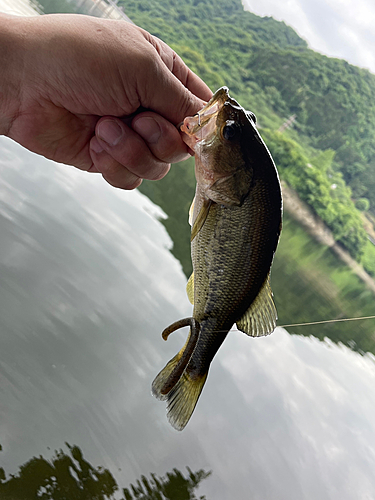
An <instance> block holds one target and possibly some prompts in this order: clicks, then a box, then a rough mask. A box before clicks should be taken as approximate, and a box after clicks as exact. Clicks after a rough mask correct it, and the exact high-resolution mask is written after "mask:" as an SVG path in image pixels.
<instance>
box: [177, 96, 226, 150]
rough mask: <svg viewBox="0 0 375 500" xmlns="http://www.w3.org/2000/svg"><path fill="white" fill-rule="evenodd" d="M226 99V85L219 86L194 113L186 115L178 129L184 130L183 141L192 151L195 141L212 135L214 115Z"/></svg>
mask: <svg viewBox="0 0 375 500" xmlns="http://www.w3.org/2000/svg"><path fill="white" fill-rule="evenodd" d="M228 99H229V89H228V87H221V88H220V89H219V90H217V91H216V92H215V94H214V95H213V96H212V97H211V99H210V100H209V102H208V103H207V104H206V105H205V106H204V107H203V108H202V109H201V110H200V111H198V113H197V114H196V115H194V116H188V117H186V118H185V119H184V121H183V122H182V124H181V125H180V126H179V129H180V131H181V132H184V135H183V140H184V142H185V143H186V144H187V145H188V146H189V147H190V148H191V149H192V150H193V151H194V149H195V144H196V143H197V142H200V141H202V140H205V141H209V140H210V139H211V137H213V136H214V134H215V130H216V117H217V115H218V114H219V112H220V110H221V109H222V107H223V106H224V104H225V102H226V101H227V100H228Z"/></svg>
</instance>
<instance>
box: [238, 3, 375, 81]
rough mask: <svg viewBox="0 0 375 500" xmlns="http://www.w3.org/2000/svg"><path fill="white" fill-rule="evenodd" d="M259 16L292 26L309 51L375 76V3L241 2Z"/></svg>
mask: <svg viewBox="0 0 375 500" xmlns="http://www.w3.org/2000/svg"><path fill="white" fill-rule="evenodd" d="M242 3H243V4H244V6H245V8H246V9H247V10H250V11H251V12H254V13H255V14H257V15H259V16H272V17H273V18H275V19H277V20H278V21H284V22H285V23H286V24H288V25H289V26H292V27H293V28H294V29H295V30H296V31H297V33H298V34H299V35H300V36H301V37H302V38H304V39H305V40H306V41H307V43H308V44H309V46H310V48H312V49H314V50H316V51H318V52H321V53H323V54H326V55H328V56H334V57H339V58H342V59H346V60H347V61H349V62H350V63H351V64H354V65H356V66H360V67H362V68H367V69H369V70H370V71H371V72H372V73H375V28H374V26H375V2H374V0H355V1H354V0H284V1H283V2H280V0H262V1H261V2H259V0H242Z"/></svg>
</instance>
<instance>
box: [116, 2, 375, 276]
mask: <svg viewBox="0 0 375 500" xmlns="http://www.w3.org/2000/svg"><path fill="white" fill-rule="evenodd" d="M120 3H121V4H122V5H123V7H124V10H125V12H126V13H127V15H128V16H129V17H130V18H131V19H132V20H133V21H134V22H135V23H137V24H139V25H140V26H142V27H143V28H145V29H147V30H148V31H150V32H151V33H153V34H155V35H156V36H159V37H160V38H162V39H163V40H164V41H166V42H167V43H168V44H170V45H171V46H172V47H173V48H174V49H175V50H176V52H178V53H179V54H180V55H181V57H182V58H183V59H184V60H185V61H186V62H187V64H188V65H189V66H190V67H191V68H192V69H193V70H194V71H195V72H196V73H198V74H199V75H200V76H201V77H202V78H203V79H204V80H205V81H206V82H207V83H208V85H209V86H210V87H211V88H212V89H213V90H215V89H216V88H218V87H220V86H222V85H224V84H225V85H227V86H228V87H229V88H230V90H231V94H232V95H233V96H234V97H236V98H237V99H238V100H239V101H240V102H241V104H243V105H244V106H245V107H247V108H249V109H251V110H252V111H254V112H255V114H256V115H258V117H259V120H258V122H259V125H260V127H261V129H262V134H263V136H264V137H265V140H266V143H267V145H268V146H269V148H270V150H271V152H272V154H273V156H274V158H275V161H276V164H277V166H278V168H279V172H280V176H281V177H282V178H283V179H284V180H285V181H286V182H287V183H288V184H290V185H291V186H292V187H293V188H294V189H296V190H297V192H298V193H299V195H300V197H301V198H302V199H303V200H305V201H306V202H307V203H309V205H310V206H311V207H312V208H313V210H314V211H315V212H316V214H317V215H318V216H319V217H321V218H322V220H323V221H324V222H325V223H326V224H327V226H328V227H330V229H331V230H332V232H333V235H334V237H335V239H336V240H337V241H338V242H340V244H342V245H343V246H344V247H345V248H346V249H347V250H348V251H349V252H350V254H351V255H352V256H353V257H354V258H355V259H357V260H358V261H360V262H362V264H363V265H364V266H365V267H366V270H367V271H368V272H370V273H372V274H374V266H373V265H372V259H373V260H375V248H374V249H372V250H371V249H370V247H368V241H367V236H366V232H365V230H364V228H363V222H362V218H361V215H360V211H362V212H363V211H364V212H366V211H372V212H373V213H374V214H375V76H374V75H372V74H371V73H369V72H368V71H365V70H362V69H360V68H356V67H354V66H351V65H350V64H348V63H347V62H346V61H343V60H339V59H334V58H328V57H326V56H323V55H321V54H318V53H316V52H314V51H312V50H309V49H308V48H307V45H306V42H305V41H304V40H302V39H301V38H300V37H299V36H298V35H297V34H296V33H295V32H294V31H293V30H292V29H291V28H290V27H288V26H286V25H285V24H284V23H280V22H277V21H275V20H274V19H272V18H267V17H266V18H260V17H258V16H256V15H254V14H252V13H250V12H244V11H243V7H242V4H241V2H240V0H212V1H208V0H187V1H185V2H183V3H181V2H178V1H177V0H152V1H148V2H138V1H136V0H120ZM291 116H293V129H286V130H285V127H282V124H283V123H284V122H285V121H286V120H287V119H288V118H290V117H291ZM280 127H281V129H280ZM278 130H283V132H281V131H278ZM177 168H178V169H179V172H181V171H182V169H181V168H180V167H177ZM190 180H192V179H190V177H189V180H188V184H187V185H188V186H189V187H188V188H186V185H185V189H186V190H187V191H188V192H189V196H190V191H191V189H190V188H191V186H192V182H190ZM175 181H176V178H175V177H173V178H172V176H170V178H169V179H168V181H167V180H166V181H165V185H167V184H168V183H169V182H171V183H172V182H175ZM164 187H165V186H164ZM164 187H163V189H164ZM141 189H142V190H144V191H145V192H147V194H149V195H150V191H151V190H153V191H154V194H155V191H157V190H158V188H149V187H148V186H144V187H143V188H141ZM159 198H160V195H159ZM158 203H159V201H158ZM161 204H162V203H161ZM185 204H186V203H185V201H184V205H185ZM167 224H172V222H171V221H170V222H168V223H167ZM370 245H371V244H370ZM365 248H366V255H367V257H366V258H364V254H365ZM369 256H370V258H369ZM184 266H185V265H184Z"/></svg>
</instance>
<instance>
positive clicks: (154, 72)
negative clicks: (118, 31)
mask: <svg viewBox="0 0 375 500" xmlns="http://www.w3.org/2000/svg"><path fill="white" fill-rule="evenodd" d="M144 36H145V38H146V39H147V40H148V41H149V42H150V43H151V44H152V45H153V47H154V48H155V52H157V55H156V56H155V55H154V56H152V53H151V54H147V57H148V61H147V64H144V65H143V71H139V72H138V74H137V93H138V95H139V98H140V101H141V103H142V105H143V106H144V107H145V108H148V109H152V110H153V111H155V112H157V113H158V114H160V115H162V116H164V118H166V119H167V120H168V121H170V122H171V123H173V124H174V125H177V124H178V123H180V122H181V121H182V120H183V119H184V118H185V117H186V116H191V115H194V114H196V113H197V112H198V111H199V110H200V109H201V108H202V107H203V106H204V105H205V104H206V100H208V99H210V97H211V95H212V92H211V91H210V90H209V88H208V87H207V86H206V84H205V83H204V82H203V81H202V80H200V79H199V77H198V76H196V75H195V76H193V74H192V72H191V70H189V68H188V67H187V66H186V65H185V63H184V62H183V61H182V59H181V58H180V57H179V56H177V54H176V53H175V52H174V51H173V50H172V49H171V48H170V47H168V46H167V45H166V44H164V43H163V42H161V41H160V40H158V39H156V38H154V37H152V36H151V35H150V34H149V33H147V32H144ZM150 55H151V56H152V57H150ZM176 75H177V76H176ZM180 78H181V80H183V81H184V82H185V83H186V84H187V83H189V85H190V86H192V88H193V89H194V92H198V94H199V95H201V96H204V98H203V99H202V98H199V97H197V95H195V94H194V93H193V92H192V91H190V90H189V88H187V87H186V86H185V84H184V83H183V82H182V81H181V80H180Z"/></svg>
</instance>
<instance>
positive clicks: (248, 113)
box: [247, 111, 257, 124]
mask: <svg viewBox="0 0 375 500" xmlns="http://www.w3.org/2000/svg"><path fill="white" fill-rule="evenodd" d="M247 116H248V117H249V118H250V120H251V121H252V122H254V123H255V124H256V123H257V117H256V116H255V115H254V113H252V112H251V111H248V112H247Z"/></svg>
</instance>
